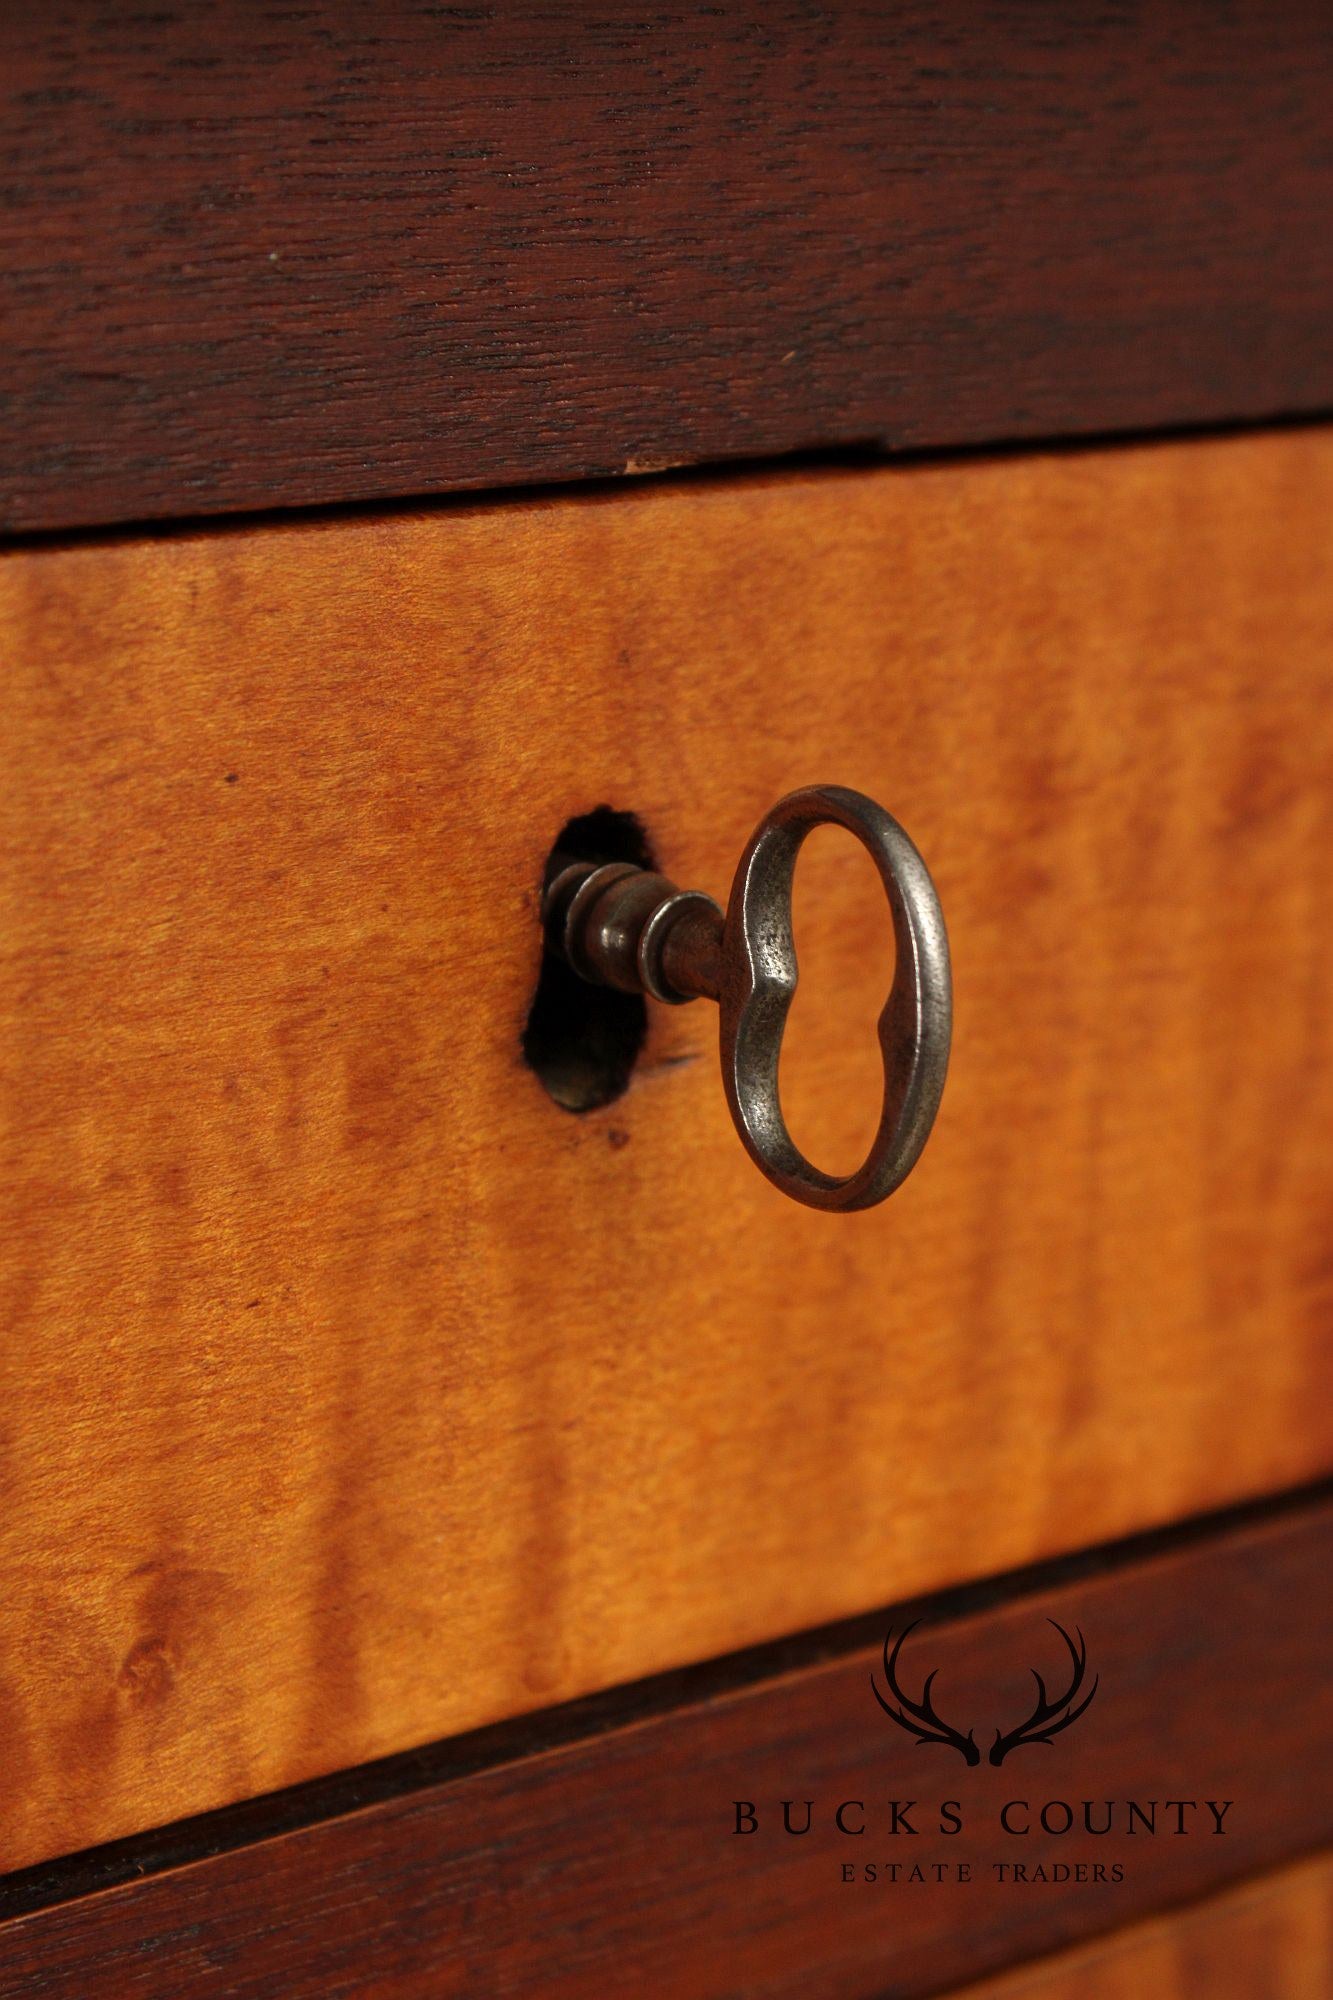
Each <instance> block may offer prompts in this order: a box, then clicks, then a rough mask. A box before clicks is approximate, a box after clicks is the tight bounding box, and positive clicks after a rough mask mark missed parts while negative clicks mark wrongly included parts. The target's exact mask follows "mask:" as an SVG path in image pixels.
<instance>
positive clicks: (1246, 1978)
mask: <svg viewBox="0 0 1333 2000" xmlns="http://www.w3.org/2000/svg"><path fill="white" fill-rule="evenodd" d="M1329 1993H1333V1859H1330V1858H1329V1856H1327V1855H1319V1856H1317V1857H1316V1858H1315V1859H1314V1860H1312V1861H1305V1862H1302V1863H1301V1864H1300V1865H1299V1866H1298V1867H1295V1868H1284V1869H1281V1870H1279V1871H1278V1872H1276V1873H1275V1874H1272V1875H1266V1876H1263V1877H1262V1878H1261V1879H1260V1880H1258V1881H1256V1882H1247V1883H1245V1884H1244V1886H1243V1887H1241V1888H1239V1889H1232V1890H1229V1891H1228V1892H1227V1894H1225V1895H1222V1896H1210V1897H1209V1898H1208V1900H1207V1901H1206V1902H1202V1903H1197V1904H1195V1905H1194V1907H1193V1908H1192V1909H1187V1910H1181V1911H1179V1912H1178V1913H1177V1914H1175V1915H1173V1916H1170V1917H1160V1918H1158V1919H1156V1920H1155V1921H1154V1922H1152V1923H1146V1924H1135V1925H1133V1926H1132V1927H1131V1928H1130V1929H1128V1930H1125V1931H1119V1932H1116V1933H1113V1934H1112V1935H1111V1936H1110V1937H1105V1938H1099V1939H1098V1940H1097V1942H1096V1943H1095V1944H1091V1945H1084V1946H1082V1947H1080V1948H1079V1949H1078V1950H1077V1951H1070V1952H1062V1953H1061V1954H1060V1956H1059V1957H1058V1958H1051V1959H1046V1960H1044V1961H1043V1962H1042V1963H1041V1964H1039V1965H1032V1966H1023V1967H1021V1968H1020V1969H1019V1970H1018V1971H1016V1972H1012V1973H1009V1974H1008V1975H1006V1976H1005V1977H1004V1978H1001V1979H987V1980H983V1981H982V1982H981V1984H980V1985H977V1986H968V1987H967V1988H966V1989H965V1990H964V1989H963V1988H959V1989H958V1990H957V1992H956V1994H955V1996H954V2000H1145V1996H1150V2000H1327V1995H1328V1994H1329Z"/></svg>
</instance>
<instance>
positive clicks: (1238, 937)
mask: <svg viewBox="0 0 1333 2000" xmlns="http://www.w3.org/2000/svg"><path fill="white" fill-rule="evenodd" d="M1330 517H1333V438H1330V437H1329V436H1327V435H1325V434H1321V433H1315V432H1311V433H1308V434H1301V433H1292V432H1289V433H1285V434H1281V435H1271V436H1267V437H1263V438H1253V439H1233V440H1229V441H1225V442H1214V443H1193V444H1172V445H1163V446H1155V447H1151V448H1137V449H1125V450H1113V451H1103V452H1089V453H1083V454H1064V455H1056V456H1049V457H1034V458H1031V459H1025V460H1019V459H1010V460H1003V461H997V462H992V463H986V462H971V463H963V464H957V465H953V466H941V467H934V468H915V469H911V470H892V471H890V470H884V471H875V472H856V473H836V474H820V475H809V476H803V477H789V478H764V479H743V480H736V481H726V482H722V481H716V482H715V481H706V482H699V483H683V484H680V485H675V486H672V485H664V486H661V487H658V488H655V489H654V488H644V489H641V490H639V491H637V492H634V493H620V494H618V495H615V496H613V497H611V496H598V495H592V496H572V495H571V496H569V497H562V498H559V499H555V500H537V501H533V502H510V503H508V504H506V505H504V506H488V505H470V506H460V507H451V508H443V509H440V510H438V511H435V512H432V513H429V514H424V515H411V514H398V515H394V516H391V517H387V518H380V519H367V520H352V519H342V520H336V521H328V522H324V523H320V524H302V525H296V526H290V527H282V528H274V527H269V528H256V529H233V530H229V531H222V532H212V533H200V534H192V535H188V536H181V537H178V538H171V539H162V540H133V539H125V540H115V541H108V542H105V543H102V544H100V545H99V544H90V545H85V546H81V547H77V548H65V549H62V548H48V549H33V550H28V551H25V552H21V553H18V554H15V555H13V556H11V557H10V558H9V560H8V561H7V562H6V563H5V565H4V569H3V585H2V588H3V601H4V612H5V620H6V627H7V640H6V654H7V658H8V661H9V670H8V690H7V695H6V708H7V712H8V714H9V716H10V717H11V719H12V720H11V737H10V755H9V759H8V767H9V770H8V781H7V784H6V786H5V788H4V791H3V795H2V796H0V823H2V825H3V840H4V848H3V856H4V859H3V880H4V893H5V898H6V905H7V911H8V914H7V917H6V921H5V929H4V943H3V960H2V962H0V1005H2V1006H3V1017H4V1020H3V1031H4V1037H5V1046H6V1049H7V1050H8V1051H9V1057H8V1071H9V1074H8V1077H7V1087H8V1100H9V1106H10V1124H9V1135H10V1136H9V1140H8V1145H7V1150H6V1164H5V1172H6V1186H5V1190H4V1201H5V1210H6V1214H7V1215H8V1217H9V1218H10V1226H9V1229H8V1231H7V1248H6V1251H5V1258H6V1277H7V1283H8V1301H9V1303H8V1324H9V1330H10V1337H9V1339H8V1340H7V1342H6V1343H5V1349H4V1363H3V1366H4V1370H5V1375H6V1380H5V1385H4V1408H5V1429H6V1477H7V1498H6V1507H5V1510H4V1514H3V1525H2V1527H0V1533H3V1536H4V1537H5V1540H6V1542H7V1547H6V1549H5V1577H6V1593H5V1606H4V1612H3V1619H2V1620H0V1648H2V1654H3V1657H2V1660H0V1672H2V1673H3V1683H4V1702H5V1708H4V1718H3V1728H4V1740H5V1743H6V1746H7V1761H8V1769H9V1779H10V1782H8V1783H7V1784H6V1786H5V1788H4V1794H3V1798H2V1799H0V1832H2V1836H3V1837H2V1841H0V1861H2V1862H3V1865H4V1866H7V1867H15V1866H19V1865H21V1864H24V1863H27V1862H31V1861H34V1860H36V1859H38V1858H40V1857H43V1856H46V1855H49V1854H53V1853H58V1852H64V1851H69V1850H72V1849H74V1848H77V1847H81V1846H85V1845H88V1844H91V1843H93V1842H96V1841H101V1840H105V1839H108V1838H112V1837H115V1836H118V1835H122V1834H126V1833H128V1832H131V1831H133V1830H135V1829H138V1828H142V1827H146V1826H150V1825H155V1824H160V1823H162V1822H164V1821H166V1820H168V1819H170V1818H172V1817H173V1816H176V1815H180V1814H183V1813H187V1812H195V1811H199V1810H201V1809H204V1808H207V1807H210V1806H214V1805H217V1804H220V1803H223V1802H225V1801H227V1800H230V1799H234V1798H239V1797H243V1796H246V1795H250V1794H254V1793H257V1792H260V1791H263V1790H266V1789H269V1788H272V1787H275V1786H279V1785H283V1784H287V1783H291V1782H295V1781H297V1780H299V1779H302V1778H305V1777H309V1776H311V1775H314V1774H316V1773H319V1772H323V1771H328V1770H332V1769H335V1768H338V1767H341V1766H344V1765H350V1764H354V1763H357V1762H359V1761H361V1760H364V1759H367V1758H371V1757H374V1756H377V1755H380V1754H383V1753H386V1752H389V1751H392V1750H395V1749H398V1748H402V1747H404V1746H407V1745H410V1744H413V1743H417V1742H422V1741H425V1740H427V1739H430V1738H433V1737H438V1736H442V1735H446V1734H448V1733H451V1732H454V1731H459V1730H463V1729H466V1728H469V1727H472V1726H474V1725H477V1724H480V1723H483V1722H485V1721H488V1720H491V1719H495V1718H499V1717H503V1716H506V1715H512V1714H515V1713H517V1712H520V1711H523V1710H528V1709H533V1708H537V1707H544V1706H546V1705H549V1704H551V1703H554V1702H558V1701H560V1700H562V1699H564V1698H566V1697H569V1696H572V1695H575V1694H577V1693H580V1692H584V1691H588V1690H591V1689H594V1688H597V1687H601V1686H605V1685H608V1684H611V1683H614V1682H619V1681H624V1680H629V1679H633V1678H635V1677H637V1676H641V1675H644V1674H647V1673H651V1672H653V1671H655V1670H657V1669H659V1668H662V1667H665V1666H667V1665H670V1664H673V1663H676V1662H681V1661H688V1660H692V1659H699V1658H703V1657H705V1656H709V1655H713V1654H717V1653H719V1652H722V1651H725V1650H727V1649H729V1648H733V1647H737V1646H742V1645H745V1644H748V1643H751V1642H755V1641H759V1640H762V1639H764V1638H767V1637H771V1636H774V1635H777V1634H779V1633H783V1632H788V1631H791V1630H794V1629H796V1628H799V1627H802V1626H807V1625H812V1624H815V1623H818V1622H820V1621H823V1620H827V1619H832V1618H836V1617H839V1616H841V1615H844V1614H848V1613H851V1612H854V1611H857V1610H861V1609H865V1608H868V1607H870V1606H873V1605H876V1604H880V1603H884V1602H887V1601H889V1600H891V1599H894V1598H901V1597H904V1596H906V1595H908V1594H911V1593H915V1592H919V1591H925V1590H929V1589H935V1588H939V1587H943V1586H945V1585H948V1584H950V1583H952V1582H954V1581H959V1580H964V1579H968V1578H973V1577H977V1576H980V1575H983V1574H987V1573H990V1572H994V1571H1000V1570H1004V1569H1008V1568H1011V1567H1014V1566H1016V1565H1020V1564H1023V1563H1026V1562H1028V1561H1031V1560H1034V1559H1037V1558H1039V1557H1042V1556H1046V1555H1050V1554H1053V1553H1057V1552H1059V1551H1063V1550H1066V1549H1072V1548H1075V1547H1081V1546H1084V1545H1087V1544H1089V1543H1092V1542H1095V1541H1098V1540H1102V1539H1106V1538H1110V1537H1114V1536H1118V1535H1121V1534H1123V1533H1126V1532H1129V1531H1131V1530H1134V1529H1137V1528H1141V1527H1144V1526H1148V1525H1152V1524H1154V1523H1158V1522H1163V1521H1166V1520H1169V1519H1172V1518H1175V1517H1179V1516H1181V1515H1184V1514H1186V1513H1191V1512H1194V1511H1197V1510H1202V1509H1207V1508H1210V1507H1212V1506H1216V1505H1222V1504H1224V1503H1227V1502H1229V1501H1233V1500H1236V1499H1240V1498H1243V1497H1246V1496H1249V1495H1253V1494H1257V1493H1260V1492H1264V1491H1268V1490H1272V1489H1276V1488H1278V1487H1283V1486H1287V1485H1291V1484H1293V1483H1296V1482H1299V1481H1301V1480H1303V1479H1306V1478H1308V1477H1311V1476H1314V1475H1316V1474H1318V1473H1320V1472H1321V1471H1323V1470H1324V1469H1326V1468H1327V1467H1328V1465H1329V1463H1330V1458H1331V1456H1333V1451H1331V1447H1333V1435H1331V1434H1330V1433H1331V1431H1333V1398H1330V1397H1329V1395H1328V1394H1327V1389H1328V1381H1327V1371H1328V1368H1329V1355H1328V1348H1327V1342H1326V1341H1321V1336H1322V1335H1324V1334H1326V1331H1327V1324H1328V1291H1329V1280H1330V1270H1329V1264H1328V1251H1327V1246H1328V1242H1329V1237H1330V1229H1329V1222H1330V1209H1331V1208H1333V1165H1331V1164H1330V1158H1329V1146H1328V1139H1329V1133H1330V1126H1331V1123H1333V1120H1331V1118H1330V1111H1331V1109H1333V1107H1331V1106H1330V1103H1329V1097H1328V1091H1329V1084H1328V1079H1329V1077H1330V1076H1333V1062H1330V1060H1329V1058H1330V1053H1331V1052H1330V1048H1329V1042H1330V1038H1333V1008H1330V1005H1329V1000H1330V995H1329V973H1330V963H1331V959H1333V944H1331V943H1330V940H1331V939H1333V922H1331V921H1330V920H1331V919H1333V909H1330V880H1329V869H1328V866H1327V862H1328V852H1329V829H1328V824H1327V819H1328V812H1329V800H1330V797H1331V796H1333V790H1331V788H1330V776H1333V704H1330V702H1329V699H1328V692H1329V689H1328V673H1329V669H1328V661H1329V658H1330V656H1331V643H1333V593H1330V590H1329V587H1328V555H1329V549H1328V531H1327V522H1328V520H1329V519H1330ZM812 780H815V781H823V780H832V781H835V782H839V783H843V784H849V785H853V786H856V787H858V788H860V789H862V790H864V791H865V792H867V793H870V794H871V795H872V796H874V797H877V798H879V799H882V800H883V802H884V803H885V805H887V806H888V807H889V809H890V810H891V811H892V812H894V813H895V814H896V815H897V816H898V817H899V818H900V819H901V820H902V822H903V824H904V825H905V826H906V827H907V829H908V830H909V832H910V833H911V834H912V836H913V838H914V839H915V840H916V841H917V843H918V844H919V846H920V847H921V849H922V851H923V853H924V854H925V856H926V858H927V861H928V863H929V865H930V868H931V870H932V873H933V875H934V877H935V880H936V883H937V884H938V887H939V891H940V895H941V899H942V903H943V908H944V912H945V915H946V918H947V921H948V924H949V930H950V936H951V940H952V946H953V956H954V971H955V989H956V1004H957V1011H956V1027H955V1040H954V1054H953V1063H952V1069H951V1074H950V1079H949V1084H948V1087H947V1089H946V1092H945V1096H944V1102H943V1108H942V1110H941V1113H940V1117H939V1120H938V1123H937V1126H936V1129H935V1131H934V1134H933V1135H932V1137H931V1139H930V1142H929V1144H928V1146H927V1148H926V1151H925V1154H924V1157H923V1159H922V1161H921V1164H920V1165H919V1166H918V1168H917V1169H916V1172H915V1173H914V1175H913V1176H912V1178H911V1179H910V1180H909V1181H908V1182H907V1183H906V1185H905V1186H904V1187H903V1188H901V1189H900V1190H899V1191H898V1192H897V1193H896V1194H895V1195H893V1197H892V1198H891V1199H890V1200H889V1202H888V1203H887V1204H886V1205H884V1206H883V1207H881V1208H878V1209H875V1210H872V1211H870V1212H868V1213H865V1214H860V1215H850V1216H826V1215H823V1214H819V1213H816V1212H812V1211H807V1210H803V1209H800V1208H797V1207H796V1206H794V1205H793V1204H792V1203H790V1202H787V1201H785V1200H784V1199H783V1198H782V1197H781V1196H780V1195H779V1194H777V1193H776V1192H775V1191H774V1190H773V1189H772V1188H771V1187H769V1186H768V1185H767V1183H766V1182H765V1181H764V1180H763V1179H762V1178H761V1177H760V1175H758V1174H757V1173H756V1172H755V1171H754V1169H753V1167H752V1166H751V1164H750V1163H749V1161H748V1160H747V1159H746V1157H745V1156H744V1154H743V1152H742V1150H741V1148H740V1146H739V1145H738V1144H737V1142H736V1139H735V1135H734V1133H733V1131H732V1128H731V1123H730V1120H729V1117H728V1114H727V1110H726V1105H725V1101H724V1098H723V1093H722V1089H721V1085H720V1082H719V1078H718V1074H717V1053H716V1035H717V1027H716V1020H715V1018H708V1015H709V1012H710V1010H708V1009H706V1008H705V1007H704V1006H702V1005H699V1006H694V1007H687V1008H680V1009H668V1008H661V1009H654V1012H653V1018H652V1020H651V1024H650V1029H649V1036H648V1042H647V1045H646V1048H645V1049H644V1052H643V1054H642V1055H641V1057H640V1059H639V1061H638V1063H637V1065H636V1066H635V1068H634V1070H633V1073H632V1076H631V1079H630V1084H629V1088H628V1089H627V1091H626V1092H625V1094H624V1095H623V1096H621V1097H620V1098H619V1099H617V1100H616V1101H615V1102H613V1103H611V1104H609V1105H607V1106H606V1107H604V1108H603V1109H601V1110H597V1111H593V1112H590V1113H588V1114H586V1115H583V1116H575V1115H572V1114H571V1113H569V1112H567V1111H565V1110H563V1109H561V1108H560V1107H558V1106H557V1105H556V1104H555V1103H553V1102H552V1099H551V1097H550V1096H549V1095H548V1093H547V1091H546V1090H545V1088H544V1087H543V1085H542V1082H541V1081H540V1080H539V1078H538V1077H537V1076H536V1075H535V1074H534V1073H533V1072H532V1071H531V1070H530V1069H529V1068H528V1067H527V1066H526V1064H525V1062H524V1059H523V1054H522V1048H521V1038H522V1034H523V1029H524V1024H525V1020H526V1018H527V1013H528V1009H529V1006H530V1003H531V1000H532V996H533V992H534V988H535V986H536V982H537V976H538V971H539V965H540V959H541V938H540V927H539V921H538V901H539V895H540V888H541V882H542V876H543V869H544V866H545V862H546V859H547V855H548V853H549V851H550V849H551V847H552V844H553V842H554V841H555V839H556V837H557V835H558V834H559V833H560V830H561V828H562V826H564V825H565V823H566V822H567V821H569V820H570V819H571V817H574V816H577V815H580V814H584V813H587V812H589V811H590V810H592V809H594V808H596V807H598V806H602V805H607V806H610V807H612V808H614V809H616V810H618V811H622V812H631V813H633V814H635V815H637V817H638V820H639V822H640V824H641V826H642V828H643V830H644V832H645V833H646V836H647V838H648V839H649V841H650V842H651V844H652V847H653V850H654V853H655V855H656V858H657V860H658V861H659V863H660V864H661V865H662V866H663V867H664V868H665V869H666V870H667V871H668V872H669V873H670V874H672V875H673V876H674V878H675V879H676V880H677V881H679V882H681V883H688V884H690V885H692V886H693V885H698V886H700V887H703V888H707V889H710V890H712V891H713V892H714V893H720V892H721V891H723V890H724V889H725V886H726V883H727V881H728V880H729V878H730V873H731V869H732V867H733V865H734V863H735V859H736V856H737V854H738V853H739V852H740V849H741V847H742V846H743V844H744V840H745V837H746V835H747V834H748V833H749V831H750V828H751V827H752V825H753V824H754V823H755V821H756V820H757V819H758V818H759V817H760V815H761V813H762V812H763V811H765V810H766V809H767V808H768V807H769V806H770V805H771V804H772V803H773V801H774V800H775V799H776V798H778V797H779V796H780V795H781V794H782V793H784V792H786V791H788V790H790V789H791V788H792V787H793V786H796V785H800V784H804V783H808V782H811V781H812ZM811 848H812V851H811V852H810V854H809V857H808V861H807V860H806V859H804V858H803V860H802V863H801V868H802V870H803V871H804V873H803V874H802V876H801V877H800V878H799V880H798V889H799V891H800V897H799V901H798V916H797V922H798V942H799V943H800V945H801V948H802V970H803V986H802V993H801V995H800V997H799V999H798V1003H797V1008H796V1011H795V1016H794V1020H793V1037H794V1039H793V1043H792V1047H791V1051H790V1061H789V1062H787V1063H786V1064H785V1066H784V1072H783V1085H784V1091H786V1093H787V1096H788V1101H789V1106H790V1111H791V1117H792V1121H793V1125H794V1129H795V1131H796V1135H797V1137H798V1139H801V1140H802V1141H803V1142H805V1141H807V1140H808V1142H809V1144H810V1148H811V1150H812V1151H814V1152H816V1154H817V1155H819V1156H820V1157H821V1158H822V1159H823V1160H824V1162H825V1163H826V1164H828V1165H830V1166H835V1167H837V1166H845V1165H849V1164H851V1162H852V1161H853V1160H854V1159H855V1157H856V1156H857V1154H858V1152H859V1151H861V1150H863V1141H864V1137H865V1125H866V1120H867V1117H868V1116H871V1117H872V1108H873V1106H874V1105H875V1103H876V1102H877V1095H876V1093H877V1085H876V1082H875V1070H876V1059H875V1053H874V1046H873V1022H874V1018H875V1014H876V1012H877V1009H878V1006H879V1004H880V1002H881V1000H882V998H883V993H884V990H885V988H886V985H887V982H888V979H889V976H890V973H891V969H892V965H891V953H890V948H889V945H888V943H887V941H886V938H885V936H884V916H883V902H882V897H881V896H880V895H879V892H878V890H877V889H876V888H875V887H874V886H873V884H872V883H870V882H868V880H867V869H866V864H865V862H864V857H863V856H861V855H859V854H858V852H857V851H856V849H855V848H854V847H853V846H852V844H851V843H850V842H849V841H847V840H846V839H845V837H843V836H830V837H828V838H827V839H822V840H819V841H816V842H812V843H811Z"/></svg>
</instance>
